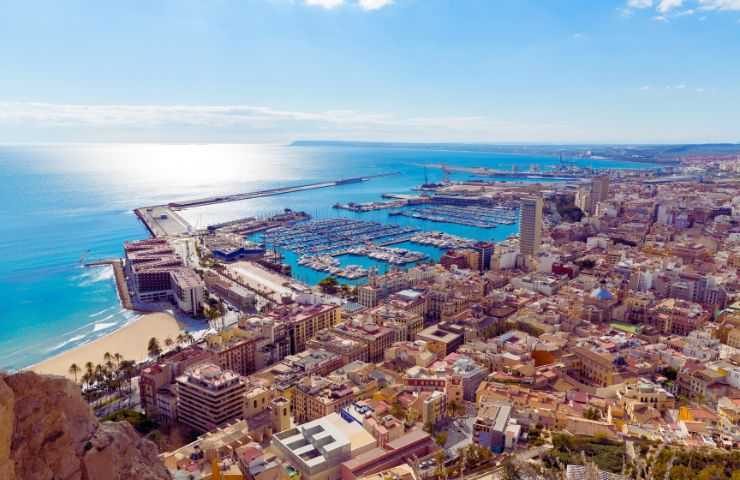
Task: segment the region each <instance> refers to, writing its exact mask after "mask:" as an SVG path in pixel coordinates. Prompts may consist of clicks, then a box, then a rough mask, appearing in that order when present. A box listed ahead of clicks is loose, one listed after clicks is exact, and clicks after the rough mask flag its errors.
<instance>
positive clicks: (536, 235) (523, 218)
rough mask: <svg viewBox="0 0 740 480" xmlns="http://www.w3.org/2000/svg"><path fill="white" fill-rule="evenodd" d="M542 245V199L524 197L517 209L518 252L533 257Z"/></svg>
mask: <svg viewBox="0 0 740 480" xmlns="http://www.w3.org/2000/svg"><path fill="white" fill-rule="evenodd" d="M541 243H542V197H540V196H536V197H525V198H522V200H521V207H520V209H519V251H520V252H521V253H522V254H523V255H534V254H536V253H537V252H538V251H539V249H540V244H541Z"/></svg>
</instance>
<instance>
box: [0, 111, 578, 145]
mask: <svg viewBox="0 0 740 480" xmlns="http://www.w3.org/2000/svg"><path fill="white" fill-rule="evenodd" d="M14 129H16V130H17V129H22V131H24V132H32V131H40V132H42V134H46V132H48V131H50V130H51V131H53V132H54V135H58V136H62V137H64V138H82V139H85V138H87V139H89V138H100V139H102V138H115V139H118V138H126V139H127V141H138V140H137V139H140V138H147V139H148V138H154V139H156V140H157V141H160V140H166V139H168V138H188V139H192V138H194V136H195V137H198V138H229V139H234V138H237V139H243V138H247V137H249V138H253V139H256V140H260V141H262V140H261V139H265V138H275V137H278V138H285V137H287V138H295V137H296V136H304V137H316V136H319V137H321V138H329V137H331V138H355V139H356V138H377V139H407V140H418V139H428V140H434V139H439V138H445V139H446V140H476V139H478V140H480V139H489V140H490V139H505V140H521V141H527V140H528V139H531V138H532V137H531V135H532V132H538V134H539V135H541V138H542V139H548V141H550V140H555V139H559V138H566V137H567V136H568V135H573V134H574V133H576V132H577V129H574V127H573V126H572V125H567V124H564V123H556V122H543V121H540V120H534V121H532V122H529V121H510V120H501V119H497V118H493V117H490V116H478V115H428V116H402V115H397V114H390V113H374V112H357V111H354V110H326V111H314V112H310V111H297V110H281V109H275V108H271V107H262V106H253V105H81V104H55V103H42V102H3V101H0V137H1V136H2V134H3V133H4V132H8V131H14ZM75 135H77V136H78V137H75ZM80 135H81V137H79V136H80ZM250 135H251V137H250ZM584 138H585V137H584ZM83 141H84V140H83Z"/></svg>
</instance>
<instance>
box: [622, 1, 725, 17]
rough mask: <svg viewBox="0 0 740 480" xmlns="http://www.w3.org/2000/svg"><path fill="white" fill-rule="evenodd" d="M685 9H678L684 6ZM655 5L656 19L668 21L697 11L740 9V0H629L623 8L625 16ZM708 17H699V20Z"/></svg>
mask: <svg viewBox="0 0 740 480" xmlns="http://www.w3.org/2000/svg"><path fill="white" fill-rule="evenodd" d="M684 5H685V6H686V8H685V9H684V10H681V11H678V12H677V11H676V9H679V8H681V7H683V6H684ZM653 6H655V10H654V11H655V13H656V15H655V16H654V17H653V19H654V20H658V21H667V20H668V19H669V15H670V16H676V17H683V16H687V15H693V14H695V13H697V11H700V10H703V11H740V0H656V1H655V2H654V1H653V0H627V3H626V6H625V7H624V8H623V9H621V12H622V14H623V15H624V16H631V15H632V14H633V13H634V11H635V10H637V9H648V8H649V9H652V7H653ZM704 20H706V17H699V21H704Z"/></svg>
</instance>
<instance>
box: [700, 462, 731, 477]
mask: <svg viewBox="0 0 740 480" xmlns="http://www.w3.org/2000/svg"><path fill="white" fill-rule="evenodd" d="M696 478H697V480H727V475H726V474H725V469H724V467H723V466H721V465H718V464H716V463H715V464H713V465H709V466H706V467H704V468H702V469H701V471H700V472H699V474H698V475H697V476H696Z"/></svg>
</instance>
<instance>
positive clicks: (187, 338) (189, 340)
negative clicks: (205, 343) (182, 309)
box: [185, 332, 195, 345]
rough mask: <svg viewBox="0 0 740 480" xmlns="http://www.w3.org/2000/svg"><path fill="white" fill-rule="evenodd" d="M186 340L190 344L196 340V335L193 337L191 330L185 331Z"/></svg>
mask: <svg viewBox="0 0 740 480" xmlns="http://www.w3.org/2000/svg"><path fill="white" fill-rule="evenodd" d="M185 341H186V342H188V345H190V344H191V343H193V342H194V341H195V337H193V335H192V334H191V333H190V332H185Z"/></svg>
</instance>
